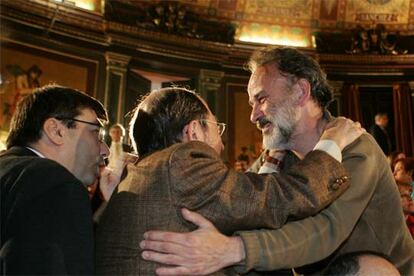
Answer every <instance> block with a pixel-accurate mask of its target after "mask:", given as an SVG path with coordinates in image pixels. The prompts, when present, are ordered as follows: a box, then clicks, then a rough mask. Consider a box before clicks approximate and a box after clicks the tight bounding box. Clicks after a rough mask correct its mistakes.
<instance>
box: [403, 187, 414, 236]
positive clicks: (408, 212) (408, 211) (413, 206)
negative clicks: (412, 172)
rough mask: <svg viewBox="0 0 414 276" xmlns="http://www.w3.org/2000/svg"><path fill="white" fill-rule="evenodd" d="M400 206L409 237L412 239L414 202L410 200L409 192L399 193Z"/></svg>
mask: <svg viewBox="0 0 414 276" xmlns="http://www.w3.org/2000/svg"><path fill="white" fill-rule="evenodd" d="M401 204H402V207H403V212H404V216H405V218H406V223H407V227H408V230H409V231H410V233H411V236H412V237H413V239H414V201H413V199H412V198H411V193H410V192H402V193H401Z"/></svg>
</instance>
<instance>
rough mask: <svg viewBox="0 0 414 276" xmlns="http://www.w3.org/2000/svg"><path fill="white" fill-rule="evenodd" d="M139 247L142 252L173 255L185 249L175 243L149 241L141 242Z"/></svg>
mask: <svg viewBox="0 0 414 276" xmlns="http://www.w3.org/2000/svg"><path fill="white" fill-rule="evenodd" d="M139 247H141V249H144V250H152V251H157V252H160V253H169V254H171V253H174V252H181V253H184V252H185V248H184V247H183V246H181V245H180V244H177V243H171V242H159V241H151V240H144V241H141V242H140V244H139Z"/></svg>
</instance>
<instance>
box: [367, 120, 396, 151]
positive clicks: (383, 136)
mask: <svg viewBox="0 0 414 276" xmlns="http://www.w3.org/2000/svg"><path fill="white" fill-rule="evenodd" d="M388 121H389V120H388V114H387V113H377V114H376V115H375V124H374V125H373V126H372V127H371V128H370V129H369V133H370V134H371V135H372V136H373V137H374V138H375V141H377V143H378V145H379V146H380V148H381V149H382V151H383V152H384V154H385V155H387V156H388V155H389V154H390V152H391V150H392V145H391V139H390V136H389V135H388V132H387V129H386V128H387V126H388Z"/></svg>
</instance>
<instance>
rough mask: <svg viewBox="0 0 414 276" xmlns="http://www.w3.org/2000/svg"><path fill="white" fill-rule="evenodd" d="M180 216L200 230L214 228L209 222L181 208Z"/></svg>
mask: <svg viewBox="0 0 414 276" xmlns="http://www.w3.org/2000/svg"><path fill="white" fill-rule="evenodd" d="M181 214H182V215H183V217H184V218H185V219H186V220H188V221H190V222H192V223H194V224H195V225H197V226H199V227H200V228H215V227H214V225H213V224H212V223H211V222H210V221H209V220H207V219H206V218H204V217H203V216H202V215H200V214H198V213H196V212H191V211H190V210H188V209H186V208H183V209H181Z"/></svg>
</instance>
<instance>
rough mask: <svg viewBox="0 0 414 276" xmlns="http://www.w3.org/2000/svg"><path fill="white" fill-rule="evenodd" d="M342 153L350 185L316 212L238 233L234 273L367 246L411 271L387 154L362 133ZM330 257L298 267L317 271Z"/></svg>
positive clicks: (411, 253) (412, 252)
mask: <svg viewBox="0 0 414 276" xmlns="http://www.w3.org/2000/svg"><path fill="white" fill-rule="evenodd" d="M342 156H343V164H344V166H345V168H346V169H347V171H348V172H350V174H351V186H350V188H349V189H348V190H347V191H346V192H345V193H344V194H343V195H342V196H341V197H339V198H338V199H337V200H336V201H335V202H334V203H332V204H331V205H330V206H329V207H328V208H326V209H325V210H323V211H322V212H321V213H319V214H318V215H316V216H313V217H309V218H306V219H303V220H300V221H296V222H291V223H288V224H286V225H285V226H283V227H282V228H281V229H279V230H267V231H247V232H241V233H239V235H240V236H241V237H242V239H243V242H244V244H245V248H246V261H245V263H244V264H243V265H241V266H238V267H236V271H237V272H240V273H241V272H246V271H249V270H251V269H256V270H262V271H263V270H265V271H270V270H276V269H284V268H292V267H298V266H303V265H306V264H312V263H315V262H317V261H320V260H322V259H325V258H327V257H328V256H329V257H330V259H331V258H332V257H335V256H337V255H340V254H344V253H347V252H355V251H361V250H364V251H366V250H370V251H376V252H380V253H383V254H385V255H388V256H389V257H390V258H391V261H392V262H393V263H394V264H395V265H396V267H397V268H398V269H399V270H400V272H401V274H402V275H414V241H413V239H412V238H411V236H410V233H409V232H408V229H407V226H406V224H405V220H404V216H403V212H402V207H401V201H400V195H399V192H398V188H397V185H396V184H395V181H394V178H393V175H392V173H391V170H390V167H389V165H388V163H387V160H386V158H385V155H384V154H383V153H382V151H381V149H380V148H379V146H378V145H377V143H376V142H375V140H374V139H373V137H372V136H371V135H368V134H366V135H363V136H361V137H360V138H359V139H358V140H357V141H356V142H354V143H353V144H351V145H349V146H348V147H346V148H345V149H344V151H343V153H342ZM296 162H297V161H296ZM285 163H286V162H285ZM291 163H292V162H291ZM293 163H294V162H293ZM286 165H287V166H286V167H285V168H286V169H289V164H286ZM330 259H328V260H325V261H326V262H321V263H319V264H315V265H314V266H313V267H307V268H305V269H302V270H301V269H299V270H298V271H300V272H304V273H318V271H320V269H322V268H323V267H324V266H326V264H327V263H329V260H330Z"/></svg>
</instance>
